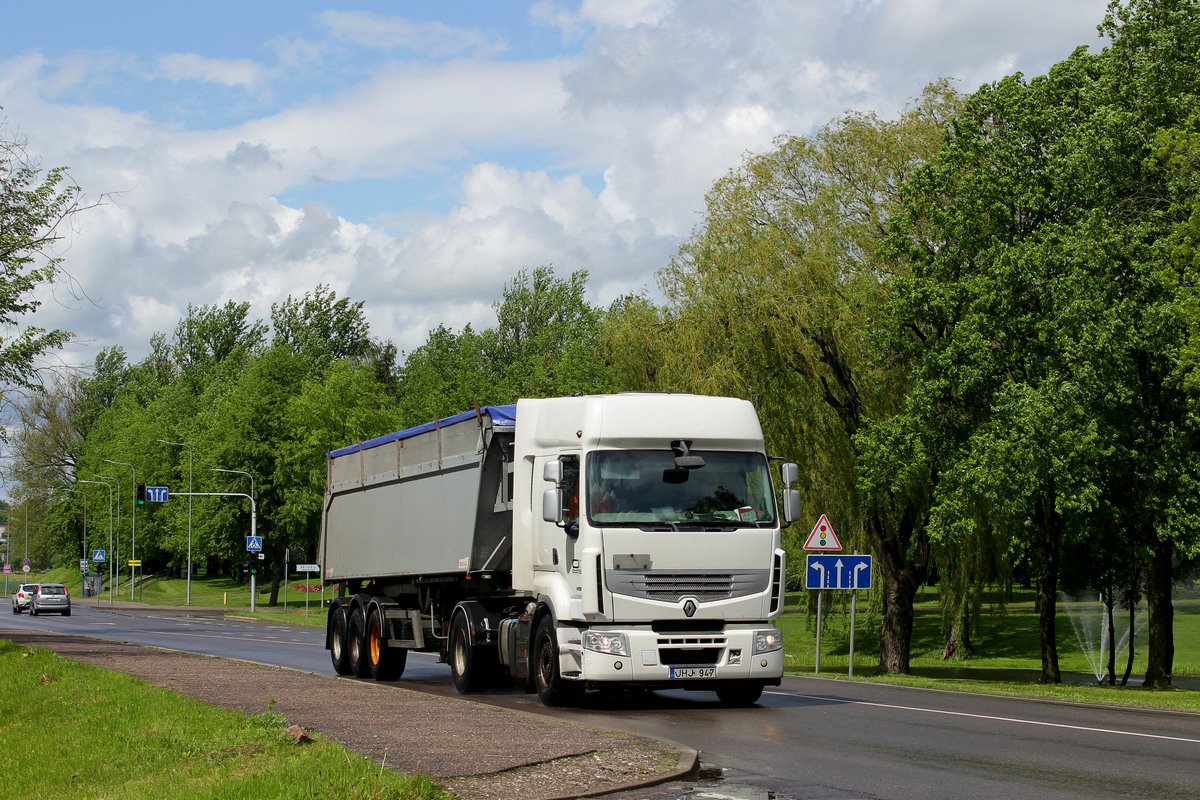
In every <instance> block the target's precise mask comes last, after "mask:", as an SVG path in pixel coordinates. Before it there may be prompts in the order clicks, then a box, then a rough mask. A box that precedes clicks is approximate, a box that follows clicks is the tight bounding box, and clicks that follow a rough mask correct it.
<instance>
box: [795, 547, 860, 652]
mask: <svg viewBox="0 0 1200 800" xmlns="http://www.w3.org/2000/svg"><path fill="white" fill-rule="evenodd" d="M871 563H872V559H871V556H869V555H859V554H858V553H855V554H854V555H849V556H848V555H842V554H841V553H838V554H835V555H814V554H809V556H808V563H807V565H806V568H805V570H804V580H805V588H806V589H817V590H818V594H817V648H818V649H817V671H818V672H819V671H820V660H821V651H820V637H821V617H820V612H821V595H822V594H824V590H825V589H849V590H851V591H852V592H854V594H852V595H851V596H850V675H854V623H855V616H856V611H857V602H858V590H859V589H870V588H871Z"/></svg>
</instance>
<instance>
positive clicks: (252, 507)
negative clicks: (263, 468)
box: [209, 467, 287, 611]
mask: <svg viewBox="0 0 1200 800" xmlns="http://www.w3.org/2000/svg"><path fill="white" fill-rule="evenodd" d="M209 471H210V472H228V473H229V474H231V475H245V476H246V477H247V478H249V479H250V535H251V536H253V535H254V516H255V505H254V476H253V475H251V474H250V473H249V472H246V471H245V470H241V469H221V468H220V467H213V468H212V469H211V470H209ZM257 586H258V582H257V581H256V580H255V579H254V575H251V576H250V610H251V611H253V610H254V605H255V603H254V601H255V594H254V593H255V591H256V589H257ZM283 606H284V608H287V603H286V602H285V603H284V604H283Z"/></svg>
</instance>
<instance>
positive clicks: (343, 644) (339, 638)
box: [329, 606, 350, 675]
mask: <svg viewBox="0 0 1200 800" xmlns="http://www.w3.org/2000/svg"><path fill="white" fill-rule="evenodd" d="M348 626H349V621H348V620H347V618H346V607H345V606H338V607H337V608H335V609H333V610H332V611H330V612H329V657H330V658H331V659H332V660H333V671H334V672H336V673H337V674H338V675H349V674H350V638H349V636H348V635H347V634H348V633H349V631H348V630H347V628H348Z"/></svg>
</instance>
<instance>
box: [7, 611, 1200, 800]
mask: <svg viewBox="0 0 1200 800" xmlns="http://www.w3.org/2000/svg"><path fill="white" fill-rule="evenodd" d="M89 605H90V604H88V605H85V604H82V603H77V605H76V608H75V612H74V614H73V616H71V617H69V618H60V617H54V616H49V617H47V616H43V617H38V618H31V617H29V616H28V615H25V614H22V615H19V616H18V615H14V616H12V617H5V618H4V620H3V625H0V627H17V628H25V627H29V628H37V629H41V630H50V631H61V632H63V633H73V634H79V635H84V636H96V637H100V638H105V639H113V640H118V641H125V642H133V643H137V644H146V645H153V646H158V647H167V648H171V649H177V650H183V651H187V652H194V653H204V654H208V655H216V656H224V657H232V658H240V659H246V660H251V661H257V662H261V663H266V664H274V665H279V666H285V667H292V668H295V669H300V670H305V671H309V672H318V673H322V674H333V670H332V668H331V665H330V662H329V656H328V653H327V652H326V651H325V650H324V649H323V647H322V643H323V633H322V632H321V631H319V630H315V629H309V628H298V627H294V626H288V625H271V624H268V623H258V622H243V621H237V620H223V619H219V618H212V617H203V616H192V617H188V616H180V615H178V614H174V613H171V614H164V613H158V612H154V611H138V612H118V613H110V612H108V611H101V610H96V609H94V608H91V607H89ZM119 608H120V606H119V605H118V609H119ZM408 663H409V666H408V669H407V670H406V672H405V675H404V679H403V680H402V681H401V685H404V686H407V687H409V688H421V689H424V690H426V691H432V692H436V693H444V694H453V693H454V689H453V686H452V684H451V682H450V674H449V670H448V668H447V667H446V666H445V665H441V664H438V663H436V658H435V657H433V656H428V655H423V654H417V655H414V656H411V657H410V658H409V662H408ZM476 699H480V700H483V701H485V702H493V703H495V704H498V705H504V706H509V707H516V708H520V709H523V710H527V711H534V712H539V713H541V712H543V711H544V709H542V707H541V706H540V705H539V704H538V703H537V700H536V697H535V696H529V695H524V694H522V693H520V692H519V691H502V690H497V691H495V692H492V693H488V694H486V695H484V696H482V697H477V698H476ZM552 713H554V714H555V715H556V716H560V717H564V718H568V719H578V720H581V721H584V722H588V723H592V724H602V725H606V726H610V727H615V728H621V729H625V730H629V731H633V732H636V733H644V734H649V735H654V736H660V737H665V738H668V739H673V740H675V741H678V742H682V743H684V744H686V745H688V746H690V747H694V748H696V749H698V750H699V751H700V752H701V754H702V756H701V757H702V760H703V762H704V764H705V770H703V772H702V776H701V778H700V779H698V780H697V781H694V782H692V783H690V784H687V785H672V786H666V787H659V788H657V789H650V790H645V791H643V792H640V793H639V794H637V797H640V798H648V799H649V798H653V799H654V800H668V798H672V799H673V798H680V797H686V798H696V799H697V800H699V798H714V799H715V798H736V799H737V800H743V799H744V800H759V798H761V799H762V800H767V798H772V799H773V800H788V799H789V798H791V799H793V800H800V798H804V799H805V800H809V799H810V798H831V799H832V798H836V799H838V800H841V799H842V798H887V799H888V800H907V799H909V798H913V799H915V798H922V800H924V799H927V798H1064V799H1065V798H1071V800H1076V798H1080V797H1089V798H1184V797H1200V715H1196V714H1186V713H1176V712H1162V711H1136V710H1129V709H1115V708H1108V707H1093V706H1084V705H1076V704H1067V703H1055V702H1045V701H1031V700H1019V699H1010V698H997V697H988V696H981V695H967V694H961V693H951V692H939V691H928V690H920V689H911V688H906V687H894V686H882V685H876V684H868V683H857V682H849V681H836V680H830V679H820V678H810V677H799V676H793V677H788V678H785V680H784V684H783V686H781V687H779V688H778V689H768V691H767V693H766V694H764V695H763V699H762V701H761V702H760V703H759V705H758V707H756V708H750V709H728V708H723V707H721V706H720V705H718V704H717V702H716V697H715V696H714V695H712V694H711V693H708V692H695V693H692V692H682V691H680V692H666V693H646V694H633V695H623V696H619V697H610V696H601V695H599V694H595V695H594V696H593V695H589V696H588V699H587V701H586V704H585V706H584V707H583V708H581V709H572V710H567V711H557V710H556V711H554V712H552Z"/></svg>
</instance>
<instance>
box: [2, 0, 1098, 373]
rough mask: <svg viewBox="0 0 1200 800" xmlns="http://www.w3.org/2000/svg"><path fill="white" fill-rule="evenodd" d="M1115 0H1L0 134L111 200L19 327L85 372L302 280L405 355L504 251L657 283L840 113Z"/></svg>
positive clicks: (1036, 60)
mask: <svg viewBox="0 0 1200 800" xmlns="http://www.w3.org/2000/svg"><path fill="white" fill-rule="evenodd" d="M1105 7H1106V3H1105V2H1103V0H1056V2H1054V3H1045V2H1034V1H1033V0H1010V1H1009V2H1004V3H1001V2H982V0H758V1H757V2H740V3H739V2H729V1H728V0H686V1H684V0H678V1H674V0H582V2H580V1H578V0H576V1H574V2H567V1H566V0H538V2H533V3H528V2H526V3H519V2H495V1H493V2H471V3H454V2H444V3H417V2H390V3H385V2H358V3H345V2H308V1H305V2H296V0H290V1H289V2H276V1H273V0H249V1H248V2H240V3H232V2H206V3H203V4H201V3H182V2H180V3H163V2H161V0H160V1H159V2H153V3H152V2H108V3H95V2H43V3H36V4H35V3H21V4H9V7H7V8H6V9H5V15H4V23H5V24H4V25H3V27H2V28H0V106H3V107H4V110H3V112H0V119H2V120H3V121H4V122H5V124H6V125H7V128H8V130H9V132H17V133H19V134H20V135H21V136H23V137H24V138H25V139H26V140H27V141H28V147H29V150H30V152H31V153H32V154H34V155H36V156H38V157H40V158H41V159H42V161H43V163H44V164H46V165H48V166H49V165H60V164H65V165H69V166H70V168H71V175H72V177H73V179H74V180H75V182H76V183H78V184H79V185H80V186H81V187H82V188H83V189H84V191H85V193H86V194H87V196H88V197H89V198H91V199H96V200H103V203H102V205H100V206H99V207H97V208H94V209H91V210H89V211H87V212H85V213H84V214H83V215H81V216H80V217H79V218H78V219H77V220H76V223H75V225H74V226H73V229H72V231H71V232H70V236H69V237H68V239H67V240H65V241H64V242H63V247H62V254H63V255H64V256H65V258H66V261H65V264H66V267H67V269H68V271H69V272H70V273H71V276H72V278H73V279H74V281H75V289H76V290H75V292H74V293H72V292H71V291H69V290H68V289H67V287H58V289H57V290H56V291H55V292H54V293H53V294H47V296H46V298H45V300H46V302H45V305H44V306H43V309H42V311H41V312H39V314H38V318H37V321H38V323H39V324H41V325H43V326H46V327H59V328H65V329H68V330H71V331H75V332H76V334H77V336H76V341H75V342H74V343H73V344H72V345H71V346H70V347H69V348H68V350H67V351H65V353H64V354H63V359H64V360H65V362H66V363H68V364H74V365H87V364H89V363H91V362H92V361H93V360H94V358H95V355H96V353H98V352H99V350H100V349H101V348H103V347H107V346H111V345H114V344H119V345H121V346H122V347H124V348H125V349H126V351H127V352H128V353H129V354H130V355H131V357H133V358H135V359H136V358H139V357H140V356H141V355H142V354H143V353H144V352H145V350H146V347H147V345H148V343H149V340H150V336H151V335H152V334H153V333H155V332H157V331H162V332H167V333H170V332H171V331H172V330H173V328H174V326H175V323H176V322H177V321H178V320H179V318H180V317H181V316H182V315H183V314H184V313H185V312H186V309H187V306H188V305H189V304H191V305H196V306H199V305H207V304H214V303H224V302H225V301H226V300H230V299H234V300H239V301H240V300H248V301H250V302H251V303H252V304H253V312H252V313H253V314H254V315H255V316H256V317H263V318H265V317H267V316H269V313H270V306H271V304H272V303H277V302H280V301H282V300H283V299H285V298H286V297H288V296H289V295H295V296H300V295H302V294H303V293H305V292H307V291H310V290H312V289H313V288H314V287H315V286H316V285H318V284H322V283H323V284H328V285H330V286H331V287H332V288H333V289H334V290H335V291H336V292H337V293H338V294H339V295H348V296H350V297H352V298H353V299H355V300H363V301H365V306H364V310H365V311H366V314H367V317H368V319H369V320H370V322H371V324H372V330H373V333H374V334H375V335H376V336H377V337H380V338H388V339H392V340H393V341H395V342H396V343H397V345H398V346H399V347H400V348H401V349H402V350H408V349H411V348H413V347H415V346H417V345H419V344H420V343H421V342H422V341H423V340H424V338H425V335H426V333H427V332H428V331H429V330H430V329H431V328H432V327H434V326H436V325H438V324H446V325H448V326H450V327H452V328H457V327H460V326H462V325H463V324H466V323H468V322H469V323H473V324H475V325H477V326H478V325H488V324H491V322H492V317H491V303H492V300H493V299H495V298H496V297H498V296H499V295H500V293H501V291H502V288H503V286H504V284H505V283H506V282H507V281H508V280H510V279H511V278H512V277H513V276H514V275H515V274H516V272H517V271H518V270H520V269H532V268H534V267H537V266H540V265H542V264H553V265H554V266H555V268H556V269H557V270H558V271H559V272H560V273H561V274H566V273H569V272H570V271H572V270H575V269H588V270H589V272H590V276H591V280H590V282H589V291H590V293H591V295H592V300H593V302H597V303H602V304H606V303H608V302H610V301H611V300H612V299H614V298H616V297H617V296H619V295H620V294H622V293H624V292H628V291H637V290H645V291H647V292H649V293H651V294H652V295H653V294H654V292H655V279H654V276H655V272H656V271H657V270H658V269H660V268H661V267H662V266H664V265H665V264H666V263H667V261H668V260H669V258H670V257H671V254H672V253H673V252H675V249H676V248H677V247H678V244H679V241H680V238H681V237H683V236H686V235H687V234H688V232H689V231H690V230H691V229H692V228H693V226H694V225H695V224H696V222H697V221H698V219H699V216H698V215H699V212H700V211H701V210H702V208H703V200H704V194H705V192H706V191H707V190H708V188H709V187H710V186H711V185H712V182H713V181H714V180H715V179H716V178H718V177H720V176H721V175H722V174H724V173H725V172H726V171H728V170H729V169H731V168H733V167H735V166H736V165H737V164H738V163H739V161H740V159H741V158H742V156H743V154H745V153H746V152H752V151H761V150H765V149H767V148H769V147H770V145H771V142H772V140H773V139H774V138H775V137H777V136H779V135H781V134H786V133H794V134H806V133H810V132H811V131H813V130H814V129H815V128H816V127H817V126H819V125H821V124H823V123H825V122H827V121H828V120H829V119H831V118H832V117H834V116H836V115H837V114H839V113H842V112H843V111H846V110H851V109H853V110H860V111H875V112H877V113H879V114H880V115H882V116H885V117H886V116H893V115H895V114H896V113H897V112H898V110H899V109H901V108H902V107H903V106H904V105H905V103H906V102H907V101H908V99H909V98H912V97H914V96H916V95H917V94H919V93H920V91H921V89H922V87H923V86H924V85H925V84H926V83H928V82H929V81H932V80H934V79H936V78H938V77H943V76H944V77H950V78H953V79H956V80H957V81H958V86H959V88H960V89H962V90H963V91H971V90H973V89H975V88H977V87H978V86H979V85H980V84H981V83H983V82H986V81H991V80H996V79H998V78H1000V77H1002V76H1004V75H1006V74H1009V73H1011V72H1014V71H1018V70H1020V71H1023V72H1025V73H1027V74H1030V75H1032V74H1037V73H1040V72H1044V71H1045V70H1046V69H1047V68H1048V67H1049V66H1050V65H1051V64H1053V63H1054V62H1056V61H1059V60H1062V59H1063V58H1065V57H1066V56H1067V55H1068V54H1069V53H1070V52H1071V50H1072V49H1073V48H1074V47H1076V46H1078V45H1080V44H1086V45H1092V46H1097V45H1099V44H1100V42H1099V40H1098V39H1097V37H1096V30H1095V26H1096V24H1097V23H1098V22H1099V21H1100V19H1101V17H1102V16H1103V13H1104V10H1105Z"/></svg>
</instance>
